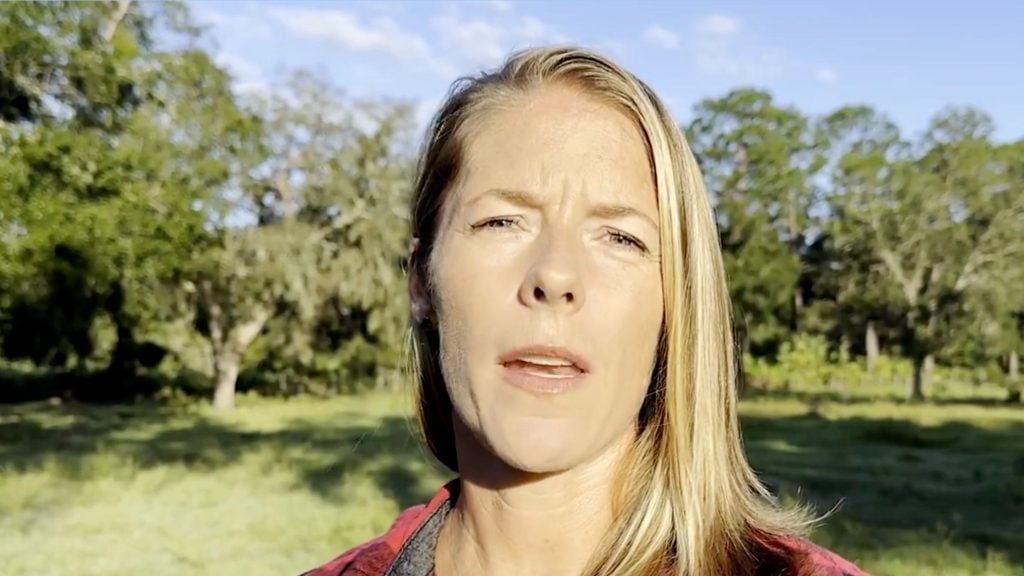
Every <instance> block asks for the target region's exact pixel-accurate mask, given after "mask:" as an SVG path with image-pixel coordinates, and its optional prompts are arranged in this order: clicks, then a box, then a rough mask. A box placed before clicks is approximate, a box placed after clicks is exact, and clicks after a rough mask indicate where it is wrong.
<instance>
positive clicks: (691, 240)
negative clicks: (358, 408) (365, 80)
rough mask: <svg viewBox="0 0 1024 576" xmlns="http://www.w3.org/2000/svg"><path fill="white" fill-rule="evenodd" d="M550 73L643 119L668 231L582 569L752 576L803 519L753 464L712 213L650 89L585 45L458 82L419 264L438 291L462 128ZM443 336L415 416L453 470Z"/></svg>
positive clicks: (442, 119) (420, 370) (416, 327)
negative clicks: (654, 348) (621, 437)
mask: <svg viewBox="0 0 1024 576" xmlns="http://www.w3.org/2000/svg"><path fill="white" fill-rule="evenodd" d="M551 83H560V84H562V85H567V86H571V87H574V88H576V89H578V90H580V91H582V92H583V93H584V94H587V95H589V96H592V97H596V98H598V99H600V100H602V101H604V102H607V103H608V104H609V105H611V106H613V107H615V108H616V109H618V110H621V111H623V112H624V113H626V114H627V115H628V116H629V117H630V118H632V119H633V120H634V121H635V122H636V125H637V126H638V127H639V128H640V130H641V132H642V133H643V136H644V139H645V141H646V146H647V152H648V157H649V159H650V162H651V167H652V173H653V175H654V179H655V185H656V189H657V196H658V197H657V200H658V212H659V219H660V229H661V247H662V248H661V251H662V260H661V274H662V282H663V292H664V298H665V302H664V305H665V306H664V309H665V318H664V324H663V326H662V329H661V345H660V346H659V350H658V357H657V358H656V362H655V369H654V372H653V376H652V378H651V383H650V390H649V393H648V396H647V399H646V401H645V403H644V406H643V408H642V409H641V412H640V415H639V418H638V422H637V427H638V437H637V441H636V443H635V445H634V446H633V449H632V451H631V453H630V455H629V458H630V461H629V462H627V463H625V465H624V466H623V477H622V479H621V480H620V482H619V489H618V494H619V496H618V498H617V501H616V502H615V503H614V505H615V510H616V514H615V518H616V519H615V521H614V523H613V525H612V527H611V529H610V531H609V533H608V534H607V536H606V537H605V540H604V542H603V543H602V545H600V546H599V547H598V548H597V550H596V552H595V554H594V556H593V557H592V558H591V559H590V562H589V564H588V567H587V569H586V570H585V572H584V573H585V574H586V575H587V576H611V575H631V576H632V575H645V574H677V575H680V576H682V575H687V576H721V575H725V574H729V575H732V574H751V573H753V572H754V571H755V570H756V569H757V565H758V562H759V555H760V554H761V553H762V552H763V547H759V544H758V543H759V542H764V541H770V540H771V538H772V537H775V536H782V535H787V534H794V533H796V532H799V531H800V530H801V529H802V527H803V526H804V525H805V524H806V522H805V521H804V518H805V516H804V514H803V512H802V511H800V510H788V511H787V510H783V509H781V508H780V507H779V506H777V505H776V504H775V503H774V501H773V499H772V498H771V496H770V494H769V492H768V491H767V489H766V488H765V487H764V486H763V485H762V484H761V483H760V481H759V480H758V479H757V477H756V475H755V474H754V472H753V470H752V469H751V467H750V465H749V463H748V462H747V459H746V455H745V453H744V451H743V446H742V441H741V438H740V430H739V420H738V415H737V409H736V403H737V392H736V386H735V380H736V368H735V364H734V349H733V334H732V324H731V318H730V301H729V293H728V290H727V287H726V278H725V270H724V266H723V263H722V254H721V248H720V246H719V241H718V232H717V227H716V223H715V219H714V214H713V211H712V207H711V204H710V202H709V200H708V196H707V193H706V191H705V189H704V182H703V180H702V177H701V174H700V170H699V167H698V165H697V162H696V160H695V159H694V157H693V153H692V152H691V151H690V148H689V146H688V145H687V143H686V140H685V138H684V137H683V135H682V133H681V131H680V130H679V128H678V126H677V125H676V124H675V122H674V121H673V120H672V117H671V115H670V114H669V112H668V111H667V110H666V108H665V106H664V105H663V104H662V103H661V101H660V100H659V99H658V97H657V96H656V95H655V94H654V93H653V92H652V91H651V89H650V88H648V87H647V85H645V84H644V83H643V82H642V81H640V80H639V79H637V78H636V77H635V76H633V74H631V73H630V72H628V71H626V70H624V69H623V68H621V67H619V66H618V65H616V64H615V63H614V62H612V61H610V60H609V59H607V58H605V57H603V56H601V55H599V54H596V53H594V52H592V51H589V50H586V49H582V48H578V47H546V48H536V49H530V50H526V51H523V52H519V53H516V54H513V55H512V56H511V57H510V58H509V59H508V60H507V61H506V63H505V64H504V65H503V66H501V68H500V69H498V70H497V71H494V72H491V73H485V74H481V75H479V76H476V77H472V78H463V79H461V80H459V81H458V82H457V83H456V84H455V85H454V86H453V88H452V91H451V92H450V94H449V96H448V98H447V100H446V101H445V102H444V104H443V106H442V107H441V109H440V110H439V111H438V113H437V115H436V116H435V117H434V119H433V122H432V124H431V127H430V129H429V132H428V135H427V139H426V142H425V143H424V148H423V150H422V153H421V156H420V165H419V169H418V173H417V179H416V184H415V189H414V192H413V201H412V202H413V203H412V227H413V236H414V237H415V238H418V239H419V249H418V256H417V258H416V266H418V267H419V270H418V271H417V272H418V273H420V274H422V276H421V277H422V278H424V279H425V280H426V282H427V285H428V291H429V292H431V293H432V292H433V287H432V285H431V281H430V279H431V275H430V270H429V261H430V257H429V256H430V254H431V251H432V248H433V245H434V241H435V239H436V237H437V233H438V228H439V226H441V222H440V218H441V214H442V208H443V206H444V202H445V198H446V193H447V192H448V191H449V190H450V189H451V187H452V184H453V183H454V182H455V181H456V180H457V179H458V177H459V175H460V169H461V164H462V160H463V157H464V155H465V143H466V140H467V132H468V131H469V130H471V129H472V128H473V127H474V125H476V124H478V123H479V122H480V120H481V117H482V116H484V115H485V114H486V113H487V112H488V111H489V110H492V109H493V108H494V107H495V106H496V105H500V104H502V103H507V102H508V101H509V99H510V98H513V97H516V96H523V95H525V94H528V93H529V91H531V90H534V89H536V88H539V87H541V86H544V85H549V84H551ZM438 339H439V335H438V332H437V327H436V326H433V325H431V324H429V323H425V324H416V323H414V324H413V329H412V335H411V345H412V363H413V367H412V370H413V372H414V374H415V377H416V380H417V381H418V405H419V406H418V408H419V420H420V426H421V431H422V434H423V437H424V440H425V442H426V444H427V446H428V447H429V448H430V450H431V452H433V454H434V455H435V456H436V457H437V458H438V459H439V460H440V461H441V462H442V463H443V464H444V465H446V466H447V467H449V468H450V469H451V470H453V471H455V472H457V471H458V462H457V459H456V455H455V440H454V434H453V428H452V403H451V399H450V398H449V397H448V392H447V388H446V386H445V382H444V378H443V376H442V372H441V365H440V357H439V349H440V348H439V341H438Z"/></svg>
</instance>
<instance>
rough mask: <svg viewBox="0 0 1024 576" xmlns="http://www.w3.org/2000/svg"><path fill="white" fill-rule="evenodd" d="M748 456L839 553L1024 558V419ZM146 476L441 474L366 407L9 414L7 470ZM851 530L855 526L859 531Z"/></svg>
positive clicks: (907, 425)
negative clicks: (259, 418)
mask: <svg viewBox="0 0 1024 576" xmlns="http://www.w3.org/2000/svg"><path fill="white" fill-rule="evenodd" d="M744 435H745V438H746V447H747V452H748V454H749V455H750V458H751V461H752V462H753V464H754V466H755V468H756V469H757V470H758V471H759V472H760V473H761V474H762V475H763V477H764V479H765V480H766V481H767V482H768V484H769V485H770V486H771V487H772V488H773V489H774V490H775V491H776V492H777V493H780V494H784V495H798V497H799V498H800V499H802V500H805V501H809V502H810V503H812V504H814V505H815V506H816V507H817V508H818V510H819V511H827V510H830V509H831V508H832V507H834V506H835V505H836V504H841V508H840V510H839V512H838V513H837V514H836V515H835V516H833V517H831V518H830V519H829V520H828V521H826V523H825V526H824V528H823V529H822V530H823V533H824V534H825V535H826V536H827V537H828V538H831V539H832V541H833V542H831V544H835V545H837V547H838V548H839V549H840V551H843V552H846V551H863V552H874V553H882V554H884V552H885V550H886V549H887V548H890V547H892V546H894V545H896V544H897V543H899V542H901V541H903V540H904V539H907V538H912V537H914V536H915V535H920V536H921V537H922V538H923V539H924V540H925V541H927V542H929V543H931V542H940V543H943V542H954V543H955V545H956V546H958V547H963V548H966V549H970V550H975V551H977V553H978V555H979V556H981V557H984V556H985V555H986V553H988V552H995V553H998V554H1001V555H1003V556H1005V557H1006V558H1007V559H1009V560H1010V561H1011V562H1013V563H1015V564H1024V423H1020V422H1013V421H1009V422H1000V423H998V425H996V424H993V425H992V426H990V427H984V426H980V425H974V424H971V423H967V422H959V421H956V422H948V423H945V424H942V425H937V426H922V425H918V424H915V423H913V422H908V421H903V420H892V419H871V418H847V419H840V420H828V419H825V418H823V417H822V416H820V415H817V413H815V412H813V411H812V412H809V413H807V414H805V415H799V416H790V417H774V416H747V417H744ZM101 455H113V456H114V457H116V458H119V459H123V460H124V461H126V462H130V463H131V466H133V467H135V468H137V469H146V468H155V467H161V466H176V465H177V466H183V467H185V468H187V469H189V470H193V471H196V472H203V471H216V470H218V469H221V468H222V467H227V466H230V465H233V464H237V463H240V462H241V461H242V460H243V459H246V458H249V457H256V458H257V460H256V461H257V462H258V464H257V465H255V466H253V467H252V470H253V471H254V472H255V473H259V472H262V471H264V468H260V467H261V466H262V467H265V468H267V469H269V468H270V467H274V468H278V467H287V468H289V469H291V470H292V471H294V474H295V477H296V478H297V481H298V482H299V483H300V484H301V487H302V488H304V489H308V490H310V491H311V492H313V493H315V494H317V495H319V496H320V497H322V498H324V499H325V500H327V501H330V502H343V501H348V500H349V499H351V498H353V496H352V495H351V494H348V493H346V491H345V484H346V480H347V479H350V478H354V479H360V480H361V481H364V482H365V481H369V482H371V483H372V484H373V485H374V486H375V487H376V488H377V489H378V490H379V491H380V493H382V494H384V495H385V496H387V497H389V498H391V499H392V500H393V501H394V502H395V503H396V504H398V505H399V506H400V507H402V508H404V507H406V506H409V505H412V504H415V503H419V502H425V501H426V500H427V499H429V497H430V496H431V494H432V493H433V492H434V490H436V489H437V487H438V483H437V480H438V479H439V478H443V477H444V476H445V474H444V473H438V471H437V470H436V468H432V466H433V465H432V464H431V461H430V459H429V458H428V457H427V455H426V453H425V451H424V450H423V449H422V448H421V446H420V444H419V443H418V442H417V441H416V440H415V438H414V437H413V434H412V432H411V426H410V424H409V422H408V420H406V419H405V418H403V417H400V416H396V415H389V416H384V417H380V418H377V417H368V416H366V415H365V414H363V413H361V411H360V410H359V407H358V400H354V401H353V402H352V406H351V407H350V408H348V409H339V410H338V412H337V414H336V415H335V416H334V417H333V418H332V419H330V420H328V421H323V420H318V421H307V420H302V419H297V420H293V421H291V422H289V423H287V424H286V425H284V426H282V427H281V428H280V429H275V430H266V431H253V430H246V429H244V428H242V427H240V426H236V425H232V424H228V423H225V422H222V421H220V420H218V419H213V418H210V417H206V416H204V415H202V414H201V413H197V412H194V411H190V410H188V409H171V408H157V407H144V406H106V407H96V406H80V405H68V406H61V407H56V408H54V407H47V406H38V405H37V406H20V407H0V468H3V469H5V470H6V471H8V472H11V471H13V472H15V473H17V472H19V471H31V470H35V469H40V468H44V467H52V468H53V470H54V471H55V473H58V474H64V475H67V476H68V477H70V478H82V479H88V478H93V477H95V475H96V474H97V471H96V469H95V466H96V465H97V464H96V463H95V461H94V460H95V457H96V456H101ZM851 526H852V527H853V528H850V527H851Z"/></svg>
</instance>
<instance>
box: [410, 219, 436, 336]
mask: <svg viewBox="0 0 1024 576" xmlns="http://www.w3.org/2000/svg"><path fill="white" fill-rule="evenodd" d="M419 247H420V239H419V238H416V237H413V238H412V240H410V241H409V256H408V266H407V272H408V275H409V303H410V304H411V305H412V315H413V319H414V320H415V321H416V323H417V324H422V323H424V322H427V321H429V320H430V319H431V317H432V316H433V307H432V306H431V303H430V294H429V292H428V290H427V285H426V281H425V278H424V277H423V267H422V265H421V263H420V261H419V260H420V252H419Z"/></svg>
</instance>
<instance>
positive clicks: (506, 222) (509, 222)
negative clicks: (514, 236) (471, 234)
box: [473, 217, 516, 229]
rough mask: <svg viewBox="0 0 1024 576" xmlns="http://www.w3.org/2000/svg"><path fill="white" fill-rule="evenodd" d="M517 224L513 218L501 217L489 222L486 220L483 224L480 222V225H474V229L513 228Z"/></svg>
mask: <svg viewBox="0 0 1024 576" xmlns="http://www.w3.org/2000/svg"><path fill="white" fill-rule="evenodd" d="M515 224H516V221H515V219H513V218H501V217H499V218H491V219H489V220H484V221H483V222H480V223H479V224H474V225H473V228H474V229H476V228H511V227H513V226H515Z"/></svg>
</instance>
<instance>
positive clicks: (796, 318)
mask: <svg viewBox="0 0 1024 576" xmlns="http://www.w3.org/2000/svg"><path fill="white" fill-rule="evenodd" d="M803 313H804V293H803V291H801V289H800V285H799V284H797V287H796V293H795V294H793V332H799V331H800V320H801V317H802V316H803Z"/></svg>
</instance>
